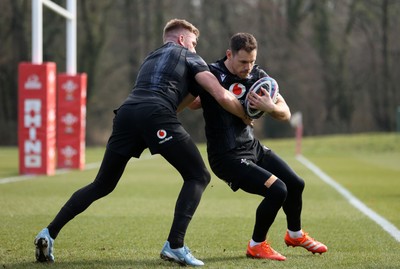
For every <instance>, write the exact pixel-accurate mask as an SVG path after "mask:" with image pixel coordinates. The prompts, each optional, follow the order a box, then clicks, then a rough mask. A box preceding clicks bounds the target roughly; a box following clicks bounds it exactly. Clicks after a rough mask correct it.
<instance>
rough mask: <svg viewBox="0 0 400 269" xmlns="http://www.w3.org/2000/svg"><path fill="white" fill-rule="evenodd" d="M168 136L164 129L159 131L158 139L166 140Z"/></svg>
mask: <svg viewBox="0 0 400 269" xmlns="http://www.w3.org/2000/svg"><path fill="white" fill-rule="evenodd" d="M166 136H167V132H166V131H165V130H163V129H161V130H158V131H157V137H158V138H160V139H164V138H165V137H166Z"/></svg>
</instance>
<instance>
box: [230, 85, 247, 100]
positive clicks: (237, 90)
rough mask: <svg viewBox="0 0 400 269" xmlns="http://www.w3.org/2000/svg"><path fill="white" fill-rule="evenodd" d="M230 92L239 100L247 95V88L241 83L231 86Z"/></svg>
mask: <svg viewBox="0 0 400 269" xmlns="http://www.w3.org/2000/svg"><path fill="white" fill-rule="evenodd" d="M229 91H230V92H231V93H233V94H234V95H235V96H236V98H238V99H239V98H240V97H242V96H243V95H244V94H245V93H246V87H245V86H244V85H243V84H241V83H233V84H232V85H231V86H229Z"/></svg>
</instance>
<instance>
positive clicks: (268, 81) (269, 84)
mask: <svg viewBox="0 0 400 269" xmlns="http://www.w3.org/2000/svg"><path fill="white" fill-rule="evenodd" d="M261 88H264V89H265V90H266V91H267V92H268V93H269V95H270V96H271V99H272V101H273V102H274V103H276V100H277V98H278V94H279V85H278V82H276V80H275V79H273V78H271V77H263V78H260V79H259V80H257V81H256V82H255V83H254V84H253V85H251V87H250V89H249V93H250V92H255V93H257V94H258V95H260V96H262V95H263V93H262V91H261ZM244 106H245V109H246V113H247V115H248V116H249V117H250V118H252V119H258V118H259V117H261V116H262V115H263V114H264V111H261V110H257V109H253V108H251V107H250V102H249V101H248V98H247V96H246V99H245V101H244Z"/></svg>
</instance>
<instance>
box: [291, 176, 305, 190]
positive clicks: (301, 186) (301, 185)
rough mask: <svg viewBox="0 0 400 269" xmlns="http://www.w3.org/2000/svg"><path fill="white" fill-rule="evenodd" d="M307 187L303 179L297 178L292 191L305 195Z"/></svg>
mask: <svg viewBox="0 0 400 269" xmlns="http://www.w3.org/2000/svg"><path fill="white" fill-rule="evenodd" d="M304 187H305V182H304V180H303V179H302V178H300V177H297V180H296V181H294V183H293V185H292V186H291V188H292V189H293V190H292V191H295V192H298V193H303V190H304Z"/></svg>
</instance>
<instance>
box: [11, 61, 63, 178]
mask: <svg viewBox="0 0 400 269" xmlns="http://www.w3.org/2000/svg"><path fill="white" fill-rule="evenodd" d="M18 76H19V77H18V146H19V172H20V174H47V175H52V174H54V173H55V146H56V123H55V121H56V114H55V113H56V64H55V63H52V62H47V63H43V64H32V63H25V62H22V63H20V64H19V66H18Z"/></svg>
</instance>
